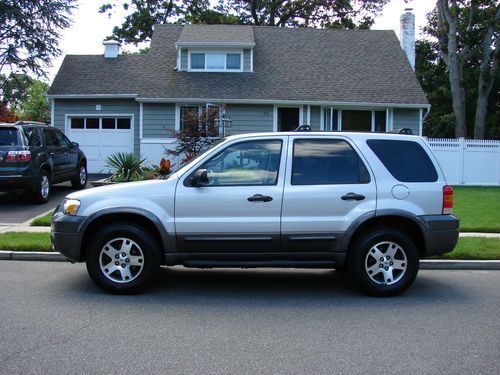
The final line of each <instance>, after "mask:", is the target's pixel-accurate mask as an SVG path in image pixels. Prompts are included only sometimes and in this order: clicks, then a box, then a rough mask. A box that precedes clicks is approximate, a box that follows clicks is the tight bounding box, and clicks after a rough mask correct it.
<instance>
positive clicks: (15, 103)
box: [0, 73, 33, 111]
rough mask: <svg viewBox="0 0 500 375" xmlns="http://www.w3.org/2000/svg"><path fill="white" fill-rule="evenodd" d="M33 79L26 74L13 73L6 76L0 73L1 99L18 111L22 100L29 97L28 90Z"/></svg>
mask: <svg viewBox="0 0 500 375" xmlns="http://www.w3.org/2000/svg"><path fill="white" fill-rule="evenodd" d="M32 82H33V79H32V78H31V77H29V76H27V75H26V74H15V73H12V74H10V75H9V77H8V78H6V77H5V76H3V75H0V101H1V102H2V103H3V104H4V105H6V106H7V107H9V108H10V109H11V110H13V111H16V110H18V109H19V105H20V104H21V102H23V101H25V100H26V99H27V95H28V93H27V91H28V88H29V87H30V85H31V84H32Z"/></svg>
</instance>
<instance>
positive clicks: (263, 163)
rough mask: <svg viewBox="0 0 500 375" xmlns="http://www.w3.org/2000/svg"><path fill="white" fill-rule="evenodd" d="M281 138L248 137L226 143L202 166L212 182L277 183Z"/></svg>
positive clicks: (221, 183) (214, 184)
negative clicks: (261, 139) (259, 139)
mask: <svg viewBox="0 0 500 375" xmlns="http://www.w3.org/2000/svg"><path fill="white" fill-rule="evenodd" d="M280 157H281V141H280V140H266V141H250V142H241V143H237V144H235V145H232V146H229V147H227V148H225V149H224V150H222V151H221V152H219V153H218V154H217V155H215V156H214V157H212V158H211V159H210V160H208V161H207V162H206V163H205V164H204V165H203V166H202V167H201V168H202V169H207V170H208V179H209V184H210V185H213V186H228V185H230V186H234V185H276V183H277V181H278V169H279V164H280Z"/></svg>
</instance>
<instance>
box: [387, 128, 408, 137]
mask: <svg viewBox="0 0 500 375" xmlns="http://www.w3.org/2000/svg"><path fill="white" fill-rule="evenodd" d="M387 133H392V134H408V135H412V134H413V132H412V131H411V129H409V128H401V129H395V130H391V131H389V132H387Z"/></svg>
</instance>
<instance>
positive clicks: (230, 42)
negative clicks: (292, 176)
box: [48, 14, 429, 172]
mask: <svg viewBox="0 0 500 375" xmlns="http://www.w3.org/2000/svg"><path fill="white" fill-rule="evenodd" d="M410 16H413V15H411V14H410ZM413 27H414V26H413ZM410 34H411V33H410ZM405 35H406V34H405ZM104 44H105V52H104V55H95V56H84V55H78V56H76V55H74V56H66V58H65V59H64V61H63V63H62V66H61V68H60V70H59V72H58V74H57V76H56V78H55V79H54V82H53V84H52V86H51V87H50V90H49V92H48V97H49V98H50V100H51V103H52V104H51V105H52V124H53V125H54V126H56V127H58V128H59V129H61V130H63V131H64V132H65V133H66V134H67V135H68V136H69V137H70V138H71V139H72V140H74V141H76V142H79V143H80V145H81V147H82V148H83V150H84V151H85V152H86V154H87V156H88V159H89V160H88V161H89V165H88V169H89V171H90V172H99V171H102V170H103V168H104V165H105V160H106V157H107V156H108V155H110V154H111V153H113V152H116V151H128V152H135V153H136V154H139V153H140V154H142V155H144V156H146V157H147V158H148V159H149V160H150V161H151V162H152V163H158V161H159V159H160V158H161V157H162V156H164V148H165V147H171V146H172V143H173V139H172V137H171V131H172V130H174V129H177V130H179V129H181V128H182V127H183V125H184V118H185V114H186V113H188V112H189V111H198V112H200V111H202V110H203V109H205V108H214V109H215V110H217V111H219V114H218V117H219V118H220V119H224V120H225V121H224V124H225V125H226V126H229V125H230V129H228V131H230V133H231V134H239V133H244V132H256V131H259V132H272V131H287V130H292V129H294V128H296V127H297V126H298V125H302V124H308V125H310V126H311V127H312V129H313V130H316V131H321V130H352V131H376V132H385V131H391V130H394V129H398V128H410V129H411V130H412V131H413V133H415V134H422V120H423V117H424V115H425V114H426V112H427V111H428V110H429V104H428V102H427V100H426V98H425V94H424V93H423V91H422V89H421V87H420V85H419V83H418V81H417V79H416V76H415V73H414V71H413V69H412V66H411V64H410V62H409V60H408V58H407V56H406V55H405V52H403V50H402V48H401V47H400V44H399V41H398V39H397V37H396V35H395V33H394V32H393V31H376V30H334V29H330V30H321V29H308V28H278V27H257V26H236V25H185V26H182V25H158V26H156V27H155V29H154V34H153V38H152V42H151V48H150V51H149V52H148V53H147V54H143V55H126V54H125V55H120V54H119V45H118V43H117V42H115V41H108V42H104ZM410 45H411V43H410ZM413 48H414V47H413ZM410 50H411V48H410ZM410 53H411V51H410ZM410 59H411V57H410ZM413 59H414V57H413Z"/></svg>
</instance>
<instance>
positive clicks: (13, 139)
mask: <svg viewBox="0 0 500 375" xmlns="http://www.w3.org/2000/svg"><path fill="white" fill-rule="evenodd" d="M17 145H18V139H17V129H16V128H0V146H17Z"/></svg>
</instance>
